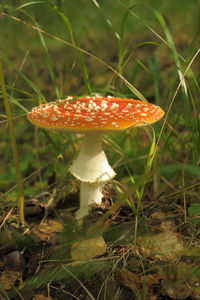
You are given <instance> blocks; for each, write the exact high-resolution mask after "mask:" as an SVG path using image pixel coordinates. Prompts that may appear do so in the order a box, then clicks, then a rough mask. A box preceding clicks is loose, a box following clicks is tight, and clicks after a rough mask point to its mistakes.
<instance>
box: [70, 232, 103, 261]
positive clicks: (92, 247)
mask: <svg viewBox="0 0 200 300" xmlns="http://www.w3.org/2000/svg"><path fill="white" fill-rule="evenodd" d="M106 248H107V245H106V243H105V241H104V239H103V237H102V236H100V237H94V238H91V239H87V240H84V241H81V242H76V243H74V244H72V247H71V258H72V260H73V261H87V260H90V259H92V258H94V257H95V256H98V255H102V254H104V253H105V252H106Z"/></svg>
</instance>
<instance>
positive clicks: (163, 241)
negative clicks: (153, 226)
mask: <svg viewBox="0 0 200 300" xmlns="http://www.w3.org/2000/svg"><path fill="white" fill-rule="evenodd" d="M138 241H139V244H140V245H141V246H142V249H143V252H144V253H146V254H150V253H152V252H159V253H160V255H159V254H156V257H160V258H161V257H162V258H164V257H165V256H166V257H167V258H170V259H172V258H175V257H177V256H178V255H180V254H181V253H182V252H183V250H184V247H183V243H182V241H181V240H180V239H179V238H178V237H177V236H176V234H175V233H174V232H173V231H169V230H166V231H163V232H162V233H159V234H152V235H150V236H143V237H141V238H139V239H138Z"/></svg>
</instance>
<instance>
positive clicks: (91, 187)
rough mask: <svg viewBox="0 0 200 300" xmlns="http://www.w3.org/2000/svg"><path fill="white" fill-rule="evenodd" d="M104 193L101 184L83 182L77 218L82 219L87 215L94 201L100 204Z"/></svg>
mask: <svg viewBox="0 0 200 300" xmlns="http://www.w3.org/2000/svg"><path fill="white" fill-rule="evenodd" d="M102 197H103V194H102V192H101V186H100V185H99V184H94V183H85V182H81V188H80V208H79V209H78V210H77V211H76V219H77V220H79V219H82V218H83V217H85V216H87V214H88V213H89V210H90V205H91V204H92V203H94V202H95V203H98V204H100V203H101V201H102Z"/></svg>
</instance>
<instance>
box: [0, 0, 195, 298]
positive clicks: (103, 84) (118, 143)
mask: <svg viewBox="0 0 200 300" xmlns="http://www.w3.org/2000/svg"><path fill="white" fill-rule="evenodd" d="M101 2H102V1H101ZM101 2H98V1H92V0H91V1H88V2H87V5H86V3H85V1H83V0H79V1H74V2H73V3H72V2H71V1H70V2H68V1H59V0H57V1H50V0H49V1H30V2H27V1H20V4H19V5H16V3H14V1H11V0H10V1H9V0H8V1H4V2H3V3H2V4H1V5H0V13H1V14H0V25H1V28H3V30H1V36H0V43H1V45H2V46H1V51H0V59H1V60H2V63H3V70H4V76H5V83H6V91H7V97H8V101H9V105H10V108H11V112H12V120H13V123H14V129H15V135H16V142H17V148H18V152H19V155H18V156H19V157H18V160H19V165H20V166H19V167H20V170H21V172H22V180H23V185H24V195H25V203H26V202H27V201H28V200H29V199H32V198H34V199H38V200H39V201H41V203H42V204H45V205H47V204H48V201H49V198H51V197H50V196H51V195H56V196H55V197H54V198H55V200H54V201H55V205H57V204H58V206H59V205H60V206H61V207H63V209H65V208H66V207H67V208H69V207H73V206H76V205H77V202H78V199H75V200H74V201H75V202H69V203H66V202H67V201H66V199H68V197H70V195H71V194H75V195H77V194H76V193H77V191H78V188H79V183H78V182H77V181H76V180H75V179H74V178H73V177H72V176H71V175H70V174H69V173H68V172H67V169H68V168H69V166H70V164H71V161H72V160H73V159H74V157H76V155H77V153H78V151H79V148H80V147H81V139H80V137H77V136H75V135H73V134H64V133H55V132H54V133H53V132H45V131H42V130H40V129H36V128H34V127H33V126H32V125H31V124H29V122H28V121H27V119H26V112H27V111H29V110H30V109H31V108H32V107H34V106H37V105H38V104H40V103H45V102H48V101H53V100H56V99H58V98H63V97H65V96H67V95H75V96H82V95H87V94H91V93H94V92H97V93H101V94H103V95H109V94H111V95H114V96H121V97H130V98H140V99H141V100H143V101H147V100H148V101H149V102H152V103H155V104H156V105H159V106H161V107H162V108H163V109H164V110H165V112H166V114H165V116H164V118H163V120H161V121H159V122H157V123H156V124H155V125H153V128H151V127H145V128H136V129H130V130H127V131H125V132H121V133H119V134H108V135H105V137H104V149H105V152H106V153H107V155H108V159H109V162H110V164H111V165H113V166H114V169H115V171H116V172H117V176H116V178H115V179H114V181H113V182H112V183H111V185H112V189H113V190H114V192H113V194H112V192H110V191H109V193H111V198H112V200H113V201H114V203H115V204H114V208H113V209H112V208H111V210H110V211H108V212H106V213H105V214H104V216H103V217H102V218H101V219H100V221H99V222H100V224H101V225H102V230H101V231H100V232H101V234H104V236H107V237H108V240H107V243H108V244H109V241H111V242H110V243H111V244H112V246H113V244H114V245H115V246H116V247H118V246H119V245H121V244H120V241H121V240H122V241H123V242H122V244H123V246H124V247H128V246H130V245H131V247H133V249H136V248H137V247H140V246H138V243H139V242H138V236H141V235H143V234H145V233H146V234H152V232H151V231H152V228H151V215H152V214H153V213H154V212H155V211H160V210H163V211H167V213H168V214H169V215H172V216H173V217H172V219H177V222H178V225H176V226H177V227H176V232H177V233H178V234H179V235H180V236H182V237H183V239H184V242H185V244H187V246H191V245H197V244H198V239H199V206H200V202H199V186H200V184H199V177H200V171H199V164H200V159H199V153H200V109H199V97H200V73H199V55H200V53H199V52H200V48H199V19H200V7H199V3H198V1H196V2H194V1H193V2H192V4H191V3H190V2H188V1H186V0H177V1H176V2H172V1H164V2H162V1H156V0H146V1H142V3H141V2H139V3H137V2H136V1H120V0H117V1H104V2H102V3H101ZM47 16H48V17H47ZM4 94H5V93H2V92H1V93H0V98H1V105H0V108H1V120H0V125H1V126H0V157H1V172H0V186H1V188H0V209H1V212H2V215H3V216H6V213H7V211H8V209H9V208H10V207H13V206H16V201H17V198H18V190H17V179H16V174H15V166H14V163H13V159H12V148H13V146H12V144H11V141H10V134H9V132H8V128H7V125H8V124H7V117H6V116H7V113H6V110H5V108H4V105H3V98H5V95H4ZM22 180H21V181H22ZM75 197H77V196H75ZM124 204H127V205H128V206H129V207H130V209H131V211H132V218H131V220H129V221H130V225H129V227H130V228H131V233H130V234H129V233H128V234H127V236H126V233H127V232H129V231H127V227H126V222H125V224H124V225H122V224H118V221H116V224H115V226H114V225H113V224H112V225H113V226H110V227H108V228H107V227H104V225H105V223H106V220H109V218H110V217H111V214H114V213H113V211H114V209H115V208H116V207H120V206H123V205H124ZM65 206H66V207H65ZM4 210H5V211H6V212H4ZM196 211H197V212H198V213H196ZM57 214H58V215H59V214H60V210H59V209H58V212H57ZM61 219H62V217H61ZM117 220H118V219H117ZM62 221H63V222H64V225H65V226H66V228H67V226H69V224H68V221H69V220H66V223H65V219H62ZM113 222H115V221H113ZM69 223H70V221H69ZM91 223H92V225H91V224H90V222H89V223H88V224H87V223H86V224H85V227H84V228H82V229H80V228H77V227H76V224H75V223H73V224H72V227H71V226H70V230H71V232H72V231H73V226H74V227H75V228H76V230H77V231H76V233H73V234H72V235H70V230H65V231H64V233H63V236H62V239H61V242H60V244H59V254H58V256H59V259H60V258H61V260H63V256H64V254H63V253H64V252H63V251H64V250H63V249H64V246H66V247H69V246H70V245H71V244H72V243H73V242H74V241H77V240H81V238H82V236H83V237H84V238H86V239H87V237H88V236H89V233H88V232H90V229H91V230H92V229H93V226H94V228H96V227H95V224H93V221H92V222H91ZM122 223H123V222H122ZM106 224H107V223H106ZM70 225H71V224H70ZM90 227H91V228H90ZM66 228H65V229H66ZM82 230H83V231H82ZM112 236H114V237H115V238H114V240H112ZM124 236H125V238H124ZM120 239H121V240H120ZM20 247H21V246H20ZM111 248H112V247H111ZM189 249H190V248H189ZM134 251H135V250H134ZM188 251H190V250H188ZM114 253H115V250H114V247H113V248H112V249H111V250H110V253H107V255H108V257H107V258H108V260H109V264H108V265H107V266H108V268H106V267H105V266H104V267H105V269H104V268H103V269H104V270H105V274H106V276H108V281H109V280H111V279H112V276H113V274H115V271H116V270H118V269H121V268H122V267H125V268H129V269H130V270H131V271H133V269H134V272H136V273H137V274H141V273H142V274H143V275H144V277H143V279H144V286H142V288H141V289H140V288H139V290H138V287H134V284H133V285H131V289H132V290H133V293H135V294H137V295H140V296H138V297H140V298H141V299H145V297H146V296H145V293H146V292H145V291H146V289H148V275H149V273H150V271H149V270H152V269H153V270H154V272H156V271H155V269H156V268H158V269H159V268H160V270H163V266H161V265H162V264H159V263H158V262H157V265H156V266H155V265H153V263H152V261H151V259H148V257H147V258H146V257H145V255H143V256H142V255H140V252H137V254H136V252H134V253H135V254H134V255H135V257H136V261H137V263H138V265H140V266H139V267H138V269H137V268H136V267H135V268H133V266H130V265H129V252H128V254H126V255H123V258H122V259H119V260H118V258H115V259H112V257H113V255H114ZM138 253H139V254H138ZM188 255H189V254H188ZM109 258H110V259H109ZM134 259H135V258H134ZM177 259H178V258H177ZM198 259H199V256H197V262H194V265H195V264H196V265H195V267H196V268H198ZM50 260H51V259H49V262H48V263H47V264H46V265H47V266H48V267H49V268H50V269H51V267H50V266H51V261H50ZM165 263H166V264H172V265H173V262H172V261H167V262H165ZM62 264H63V261H62V263H60V264H59V266H57V268H56V270H55V271H54V270H51V272H50V273H49V274H48V270H47V272H46V270H44V272H42V273H39V274H37V275H33V276H32V277H31V278H28V279H27V281H26V282H25V284H24V287H22V288H20V289H19V291H20V293H22V294H23V293H24V294H23V295H25V296H24V297H26V289H29V288H30V289H31V290H32V293H33V294H34V291H35V290H37V288H42V287H44V286H46V285H48V284H52V285H53V287H54V289H55V290H56V288H57V280H58V281H60V282H63V281H65V280H69V278H70V280H72V281H73V286H74V288H77V289H78V288H80V287H81V289H82V290H84V293H86V294H87V295H88V297H89V298H90V299H93V297H96V295H94V294H93V292H92V290H91V286H92V284H91V282H92V281H93V280H94V278H92V275H91V274H92V272H93V271H94V270H97V269H98V263H96V261H95V260H94V261H93V262H90V264H86V265H84V266H83V268H81V267H80V266H77V267H75V266H73V264H71V263H69V265H67V268H68V269H67V270H68V271H67V272H65V271H66V270H65V268H66V265H64V267H63V265H62ZM53 266H55V265H53ZM48 267H47V268H48ZM151 268H152V269H151ZM154 268H155V269H154ZM69 272H71V274H70V273H69ZM87 272H88V274H89V275H91V277H90V276H89V277H86V274H87ZM151 272H152V271H151ZM97 273H98V272H97ZM58 274H59V276H58V277H57V275H58ZM151 274H152V273H151ZM195 274H196V273H195ZM79 275H80V277H79ZM177 276H179V275H177ZM195 276H197V277H198V278H199V274H197V275H195ZM76 279H78V280H76ZM101 280H102V278H101ZM131 280H132V278H130V281H131ZM53 287H52V288H53ZM102 290H103V291H104V293H105V295H106V284H105V285H104V283H103V281H102ZM66 291H67V292H70V293H71V291H70V290H66ZM95 292H96V291H95ZM3 293H4V296H5V297H7V299H9V297H11V298H12V295H13V293H14V294H15V293H16V291H14V290H12V291H11V292H10V294H9V292H8V293H7V291H4V292H3ZM76 295H78V293H77V294H76ZM77 297H78V296H77ZM105 297H106V296H105Z"/></svg>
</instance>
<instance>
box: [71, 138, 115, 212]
mask: <svg viewBox="0 0 200 300" xmlns="http://www.w3.org/2000/svg"><path fill="white" fill-rule="evenodd" d="M70 172H71V173H72V174H73V175H74V176H75V177H76V178H77V179H79V180H80V181H81V192H80V210H79V211H78V214H77V215H82V214H84V215H87V213H88V211H89V205H90V204H92V203H98V204H99V203H101V199H102V193H101V188H102V185H103V183H104V182H106V181H108V180H110V179H112V178H113V177H114V176H115V172H114V171H113V169H112V168H111V166H110V165H109V163H108V160H107V158H106V155H105V152H104V151H103V149H102V140H101V134H99V133H96V132H93V133H88V134H86V135H85V138H84V142H83V147H82V149H81V151H80V153H79V155H78V158H77V159H76V161H75V162H73V164H72V166H71V168H70ZM81 209H82V212H83V213H82V212H81ZM77 218H78V217H77Z"/></svg>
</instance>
